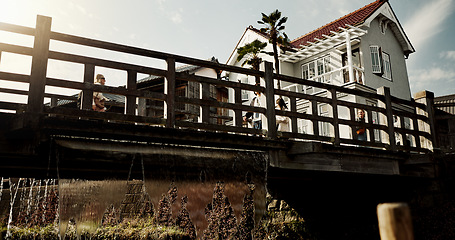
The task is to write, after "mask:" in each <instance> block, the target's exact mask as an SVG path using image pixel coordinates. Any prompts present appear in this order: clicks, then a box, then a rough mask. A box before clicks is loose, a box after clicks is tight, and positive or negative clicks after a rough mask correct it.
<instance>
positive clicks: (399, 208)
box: [377, 203, 414, 240]
mask: <svg viewBox="0 0 455 240" xmlns="http://www.w3.org/2000/svg"><path fill="white" fill-rule="evenodd" d="M377 214H378V223H379V233H380V236H381V240H414V233H413V230H412V220H411V211H410V210H409V207H408V205H407V204H406V203H382V204H379V205H378V207H377Z"/></svg>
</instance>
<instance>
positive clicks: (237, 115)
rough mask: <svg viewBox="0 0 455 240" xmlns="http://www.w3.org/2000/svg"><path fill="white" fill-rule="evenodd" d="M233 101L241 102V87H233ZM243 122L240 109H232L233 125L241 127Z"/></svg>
mask: <svg viewBox="0 0 455 240" xmlns="http://www.w3.org/2000/svg"><path fill="white" fill-rule="evenodd" d="M234 103H235V104H242V89H240V88H234ZM242 124H243V116H242V110H238V109H235V110H234V125H235V126H236V127H241V126H242Z"/></svg>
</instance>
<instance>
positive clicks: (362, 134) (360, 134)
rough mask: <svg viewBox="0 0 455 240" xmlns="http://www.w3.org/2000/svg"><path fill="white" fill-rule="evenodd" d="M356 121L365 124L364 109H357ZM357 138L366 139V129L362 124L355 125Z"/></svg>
mask: <svg viewBox="0 0 455 240" xmlns="http://www.w3.org/2000/svg"><path fill="white" fill-rule="evenodd" d="M357 122H360V123H362V124H365V111H363V109H359V110H357ZM356 133H357V140H360V141H366V140H367V131H366V128H365V127H364V126H357V130H356Z"/></svg>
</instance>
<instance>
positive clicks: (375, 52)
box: [370, 46, 382, 73]
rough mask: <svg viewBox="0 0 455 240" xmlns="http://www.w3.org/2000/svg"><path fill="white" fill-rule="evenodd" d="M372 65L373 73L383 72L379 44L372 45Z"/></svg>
mask: <svg viewBox="0 0 455 240" xmlns="http://www.w3.org/2000/svg"><path fill="white" fill-rule="evenodd" d="M370 53H371V66H372V71H373V73H382V68H381V57H380V55H379V53H380V49H379V46H370Z"/></svg>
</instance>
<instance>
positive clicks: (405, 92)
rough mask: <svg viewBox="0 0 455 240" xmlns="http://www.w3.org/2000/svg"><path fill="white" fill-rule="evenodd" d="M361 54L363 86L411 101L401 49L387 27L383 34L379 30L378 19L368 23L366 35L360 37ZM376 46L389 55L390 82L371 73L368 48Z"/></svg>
mask: <svg viewBox="0 0 455 240" xmlns="http://www.w3.org/2000/svg"><path fill="white" fill-rule="evenodd" d="M360 45H361V46H360V47H361V52H362V55H363V64H364V65H363V66H364V69H365V85H367V86H369V87H371V88H374V89H377V88H379V87H382V86H386V87H389V88H390V91H391V94H392V95H393V96H396V97H399V98H403V99H408V100H410V99H411V90H410V87H409V79H408V74H407V68H406V61H405V58H404V52H403V49H402V47H401V45H400V43H399V42H398V40H397V38H396V36H395V34H394V33H393V32H392V30H391V28H390V27H388V28H387V30H386V31H385V33H384V34H383V33H382V32H381V30H380V28H379V21H378V18H376V19H374V20H373V21H371V23H370V28H369V29H368V33H367V34H365V35H363V36H362V37H361V44H360ZM371 45H378V46H380V47H381V48H382V51H383V52H386V53H388V54H389V55H390V64H391V68H392V80H391V81H390V80H388V79H385V78H383V77H381V76H379V75H377V74H374V73H373V72H372V64H371V55H370V46H371Z"/></svg>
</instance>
